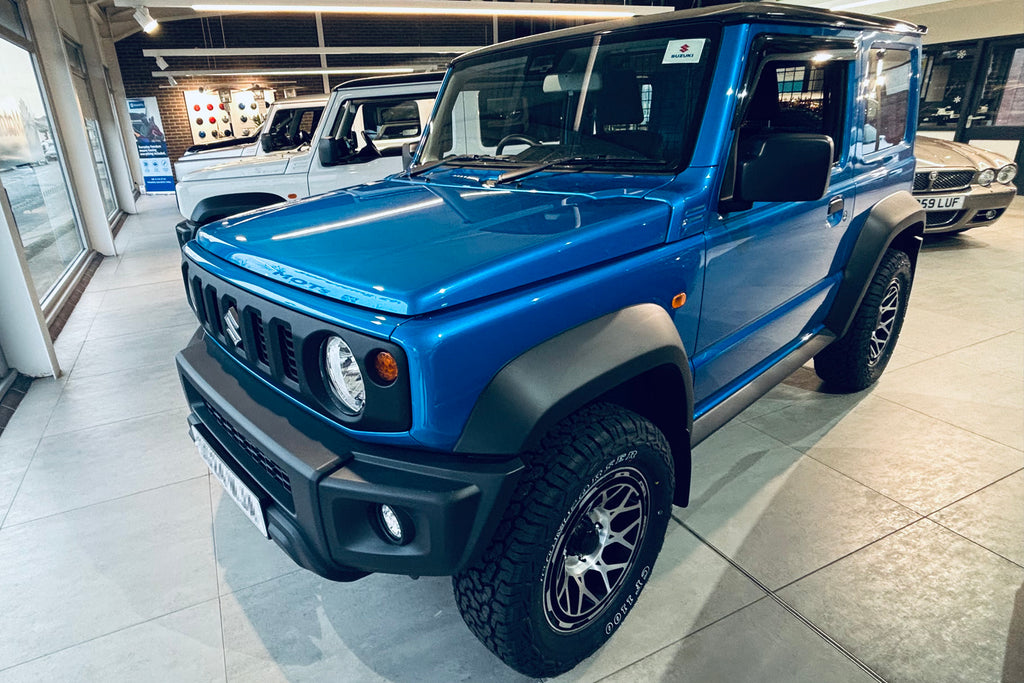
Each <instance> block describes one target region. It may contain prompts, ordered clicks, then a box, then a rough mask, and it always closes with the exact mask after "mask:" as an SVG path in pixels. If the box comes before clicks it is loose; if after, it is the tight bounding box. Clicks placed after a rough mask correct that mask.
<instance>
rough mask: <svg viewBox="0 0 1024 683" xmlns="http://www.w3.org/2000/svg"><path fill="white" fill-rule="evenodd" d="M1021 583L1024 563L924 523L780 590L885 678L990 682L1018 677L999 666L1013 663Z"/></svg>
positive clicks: (1022, 613) (1021, 616) (1023, 598)
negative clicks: (1019, 563)
mask: <svg viewBox="0 0 1024 683" xmlns="http://www.w3.org/2000/svg"><path fill="white" fill-rule="evenodd" d="M1021 584H1024V568H1021V567H1019V566H1017V565H1015V564H1013V563H1012V562H1009V561H1007V560H1005V559H1003V558H1002V557H999V556H998V555H995V554H993V553H990V552H989V551H987V550H985V549H984V548H981V547H979V546H977V545H975V544H974V543H971V542H970V541H968V540H965V539H963V538H961V537H960V536H957V535H956V534H954V533H952V532H950V531H948V530H946V529H943V528H942V527H940V526H939V525H937V524H935V523H934V522H931V521H928V520H922V521H920V522H917V523H916V524H914V525H913V526H910V527H908V528H907V529H904V530H901V531H899V532H897V533H895V534H893V535H891V536H889V537H887V538H884V539H882V540H881V541H879V542H878V543H875V544H874V545H872V546H871V547H869V548H866V549H865V550H862V551H860V552H858V553H855V554H854V555H852V556H850V557H847V558H845V559H843V560H841V561H839V562H837V563H835V564H833V565H831V566H829V567H826V568H825V569H822V570H820V571H818V572H816V573H815V574H813V575H811V576H809V577H807V578H805V579H803V580H801V581H798V582H797V583H796V584H794V585H792V586H789V587H787V588H786V589H784V590H783V591H781V593H780V595H781V597H782V598H783V599H784V600H786V601H787V602H788V603H789V604H791V605H793V607H795V608H796V609H797V610H798V611H799V612H800V613H801V614H803V615H804V616H805V617H807V618H809V619H810V620H811V621H812V622H814V623H815V624H817V625H818V626H819V627H820V628H822V629H823V630H824V631H825V632H826V633H828V634H829V635H831V636H832V637H833V638H835V639H836V641H837V642H839V643H840V644H841V645H842V646H843V647H845V648H846V649H847V650H848V651H850V652H851V653H852V654H853V655H854V656H855V657H857V658H858V659H860V660H861V661H863V662H864V663H865V664H867V665H868V666H869V667H871V668H872V669H873V670H874V671H876V672H878V673H879V674H880V675H881V676H882V678H884V679H886V680H887V681H901V682H906V683H914V682H917V681H920V682H921V683H943V682H945V681H950V682H952V681H957V682H960V681H971V682H972V683H986V682H990V681H991V682H993V683H994V682H995V681H999V680H1020V679H1019V678H1014V677H1009V678H1004V665H1008V666H1010V667H1011V668H1012V667H1014V666H1016V663H1015V662H1017V661H1019V659H1017V658H1018V657H1019V653H1020V651H1021V641H1020V640H1017V638H1019V637H1020V635H1022V634H1024V588H1022V587H1021ZM1013 628H1016V629H1018V630H1017V632H1016V634H1013V632H1012V629H1013ZM1008 655H1009V660H1008V659H1007V656H1008ZM1019 674H1024V671H1019V672H1016V675H1019Z"/></svg>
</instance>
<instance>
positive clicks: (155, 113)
mask: <svg viewBox="0 0 1024 683" xmlns="http://www.w3.org/2000/svg"><path fill="white" fill-rule="evenodd" d="M128 112H129V113H130V114H131V117H132V130H134V131H135V145H136V146H137V147H138V149H139V160H140V161H141V162H142V177H143V178H144V179H145V181H146V192H174V174H173V173H172V172H171V160H170V159H168V158H167V141H166V140H165V139H164V126H163V122H162V121H161V120H160V109H159V108H158V107H157V104H156V98H155V97H136V98H128Z"/></svg>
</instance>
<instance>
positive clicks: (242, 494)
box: [192, 429, 270, 538]
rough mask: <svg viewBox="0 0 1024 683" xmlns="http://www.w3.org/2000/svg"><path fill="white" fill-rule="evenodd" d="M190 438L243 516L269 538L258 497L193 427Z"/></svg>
mask: <svg viewBox="0 0 1024 683" xmlns="http://www.w3.org/2000/svg"><path fill="white" fill-rule="evenodd" d="M192 438H193V440H195V443H196V448H197V449H198V450H199V455H200V457H202V459H203V461H205V462H206V465H207V467H209V468H210V471H211V472H213V476H215V477H217V479H218V480H219V481H220V483H221V486H223V487H224V490H225V491H227V494H228V495H229V496H231V499H232V500H233V501H235V503H236V504H237V505H238V507H239V508H241V509H242V512H244V513H245V516H246V517H248V518H249V521H250V522H252V523H253V524H255V525H256V528H257V529H259V530H260V533H262V534H263V535H264V536H266V537H267V538H270V535H269V534H268V533H267V521H266V519H264V517H263V506H262V505H260V499H259V498H257V497H256V494H255V493H253V492H252V491H250V490H249V487H248V486H246V485H245V484H243V483H242V480H241V479H239V478H238V475H236V474H235V473H234V472H232V471H231V468H230V467H228V466H227V464H226V463H225V462H224V461H223V460H221V458H220V456H219V455H217V452H216V451H214V450H213V447H212V446H211V445H210V444H209V443H208V442H207V441H206V439H204V438H203V437H202V435H201V434H200V433H199V432H197V431H196V430H194V429H193V430H192Z"/></svg>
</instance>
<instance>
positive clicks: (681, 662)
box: [604, 598, 874, 683]
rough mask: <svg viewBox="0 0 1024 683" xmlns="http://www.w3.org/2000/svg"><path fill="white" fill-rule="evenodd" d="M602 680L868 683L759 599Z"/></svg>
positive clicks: (796, 623)
mask: <svg viewBox="0 0 1024 683" xmlns="http://www.w3.org/2000/svg"><path fill="white" fill-rule="evenodd" d="M604 680H605V681H606V683H634V682H635V681H661V682H664V683H668V682H669V681H723V682H724V681H728V682H729V683H743V682H744V681H749V682H750V683H762V682H764V681H786V682H787V683H801V682H806V683H821V682H822V681H829V682H830V683H846V682H849V683H854V682H857V683H870V682H871V681H873V680H874V679H873V678H872V677H871V676H869V675H868V674H867V673H866V672H864V670H863V669H861V668H860V667H859V666H857V664H855V663H854V662H853V661H851V660H850V659H848V658H847V657H846V656H844V655H843V654H842V653H840V652H839V651H838V650H836V649H835V648H834V647H832V646H831V645H830V644H829V643H828V642H827V641H825V640H824V639H823V638H821V637H820V636H819V635H818V634H816V633H814V632H813V631H812V630H811V629H809V628H808V627H807V626H806V625H804V624H803V623H802V622H801V621H800V620H798V619H797V618H796V617H794V616H793V615H791V614H790V613H789V612H787V611H786V610H785V609H783V608H782V607H780V606H779V605H778V604H777V603H776V602H775V601H773V600H771V599H768V598H765V599H763V600H760V601H758V602H757V603H755V604H753V605H751V606H750V607H746V608H744V609H743V610H741V611H739V612H737V613H736V614H733V615H731V616H729V617H727V618H726V619H723V620H721V621H719V622H717V623H715V624H712V625H711V626H709V627H708V628H706V629H704V630H703V631H700V632H698V633H696V634H694V635H692V636H689V637H687V638H685V639H683V640H682V641H680V642H678V643H676V644H674V645H672V646H671V647H667V648H665V649H663V650H661V651H659V652H657V653H655V654H653V655H651V656H649V657H646V658H645V659H642V660H640V661H639V662H637V663H636V664H633V665H632V666H629V667H626V668H625V669H622V670H621V671H619V672H618V673H616V674H615V675H614V676H611V677H609V678H606V679H604Z"/></svg>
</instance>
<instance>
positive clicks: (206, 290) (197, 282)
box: [189, 275, 299, 389]
mask: <svg viewBox="0 0 1024 683" xmlns="http://www.w3.org/2000/svg"><path fill="white" fill-rule="evenodd" d="M218 284H220V283H218ZM222 289H223V285H220V287H218V286H217V284H213V283H205V282H203V281H202V280H201V279H200V277H199V276H198V275H192V276H191V279H190V281H189V290H190V292H192V294H193V297H192V299H193V301H195V302H197V303H198V304H199V305H197V306H196V316H198V318H199V322H200V323H202V325H203V327H204V328H205V329H206V331H207V332H208V333H209V334H211V335H213V336H214V337H216V338H217V339H218V340H219V341H220V342H221V343H222V344H223V345H224V347H225V348H226V349H229V350H231V351H233V352H234V353H235V355H237V356H239V357H240V358H241V360H243V361H245V362H246V364H247V365H249V366H250V367H252V368H253V369H255V370H258V371H259V372H260V373H261V374H263V375H264V376H266V377H268V378H269V379H271V380H276V381H277V382H279V383H282V384H287V385H290V386H291V387H293V388H295V389H297V388H298V382H299V362H298V358H297V356H296V353H295V341H294V338H293V336H292V329H291V326H290V325H289V324H288V323H286V322H284V321H282V320H278V319H276V318H273V319H267V318H265V317H264V316H263V314H262V312H261V311H260V310H259V309H258V308H256V306H254V305H252V304H250V305H243V304H239V303H238V301H237V300H236V299H235V298H234V297H232V296H230V295H228V294H227V293H226V292H224V291H221V290H222ZM231 309H234V310H235V316H234V317H232V316H231ZM229 317H230V320H229ZM236 320H237V323H236V322H235V321H236ZM228 326H231V327H232V328H234V329H233V330H232V331H229V330H228V329H227V328H228ZM232 332H233V333H235V334H237V335H238V336H237V337H233V336H232ZM285 380H287V381H285Z"/></svg>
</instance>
